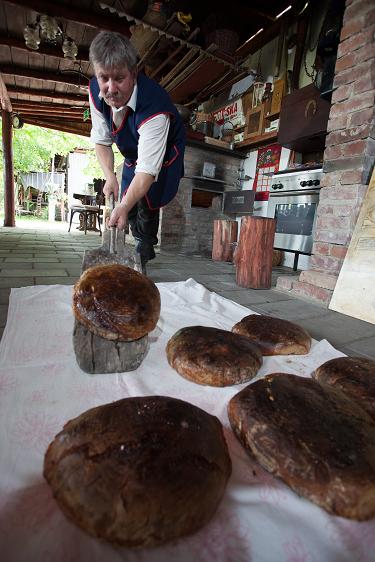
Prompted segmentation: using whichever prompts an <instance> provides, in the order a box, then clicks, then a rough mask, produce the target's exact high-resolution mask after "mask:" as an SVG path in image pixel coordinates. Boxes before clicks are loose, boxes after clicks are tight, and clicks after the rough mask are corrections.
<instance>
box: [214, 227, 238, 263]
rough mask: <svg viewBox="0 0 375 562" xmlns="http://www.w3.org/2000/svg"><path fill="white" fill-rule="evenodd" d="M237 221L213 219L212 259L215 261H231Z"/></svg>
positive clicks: (235, 240)
mask: <svg viewBox="0 0 375 562" xmlns="http://www.w3.org/2000/svg"><path fill="white" fill-rule="evenodd" d="M237 232H238V224H237V221H233V220H226V219H217V220H214V235H213V244H212V259H213V260H215V261H232V260H233V253H234V246H235V244H236V242H237Z"/></svg>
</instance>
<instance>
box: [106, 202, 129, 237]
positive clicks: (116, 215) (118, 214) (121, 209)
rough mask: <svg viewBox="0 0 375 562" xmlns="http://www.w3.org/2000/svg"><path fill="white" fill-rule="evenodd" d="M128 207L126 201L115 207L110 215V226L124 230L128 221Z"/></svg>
mask: <svg viewBox="0 0 375 562" xmlns="http://www.w3.org/2000/svg"><path fill="white" fill-rule="evenodd" d="M128 211H129V209H128V207H127V206H126V205H125V203H121V204H120V205H118V206H117V207H115V208H114V209H113V211H112V213H111V216H110V217H109V221H108V226H109V227H111V226H117V228H118V229H119V230H124V229H125V226H126V224H127V222H128Z"/></svg>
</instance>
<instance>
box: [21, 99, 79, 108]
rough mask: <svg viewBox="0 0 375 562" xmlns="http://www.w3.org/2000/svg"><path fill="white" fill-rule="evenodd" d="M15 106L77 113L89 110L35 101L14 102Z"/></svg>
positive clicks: (66, 104)
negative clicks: (65, 110)
mask: <svg viewBox="0 0 375 562" xmlns="http://www.w3.org/2000/svg"><path fill="white" fill-rule="evenodd" d="M12 104H13V105H23V106H25V107H39V108H41V109H46V110H49V109H74V110H77V111H84V110H85V109H87V108H86V107H83V106H80V107H77V106H76V107H74V108H72V107H71V105H74V104H69V103H45V102H38V101H35V100H13V102H12Z"/></svg>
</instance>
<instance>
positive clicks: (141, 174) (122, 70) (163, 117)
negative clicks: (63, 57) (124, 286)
mask: <svg viewBox="0 0 375 562" xmlns="http://www.w3.org/2000/svg"><path fill="white" fill-rule="evenodd" d="M137 60H138V55H137V52H136V50H135V49H134V47H133V46H132V44H131V43H130V41H129V40H128V39H127V38H126V37H123V36H122V35H120V34H119V33H112V32H101V33H99V34H98V35H97V36H96V37H95V39H94V40H93V42H92V43H91V46H90V61H91V63H92V64H93V67H94V72H95V77H94V78H92V79H91V80H90V109H91V120H92V132H91V139H92V140H93V141H94V142H95V151H96V155H97V158H98V160H99V163H100V166H101V168H102V170H103V172H104V176H105V178H106V182H105V185H104V189H103V192H104V194H105V195H107V196H108V195H110V194H111V193H113V194H114V197H115V200H117V198H118V193H119V185H118V182H117V179H116V176H115V172H114V155H113V151H112V144H113V143H116V145H117V146H118V148H119V150H120V152H121V154H122V155H123V156H124V157H125V161H124V167H123V173H122V180H121V203H120V205H118V206H117V207H116V208H115V209H114V210H113V212H112V214H111V216H110V219H109V223H108V225H109V226H117V227H118V228H119V229H124V228H125V226H126V224H127V223H128V222H129V224H130V227H131V230H132V233H133V236H134V238H135V239H136V240H137V241H138V244H137V251H138V252H139V253H140V256H141V262H142V267H143V268H145V264H146V262H147V261H148V260H150V259H153V258H154V257H155V251H154V246H155V245H156V244H157V242H158V238H157V232H158V227H159V209H160V207H163V206H164V205H166V204H167V203H169V201H171V200H172V199H173V197H174V196H175V195H176V193H177V190H178V185H179V181H180V179H181V177H182V176H183V159H184V150H185V129H184V125H183V122H182V119H181V117H180V115H179V113H178V112H177V110H176V108H175V106H174V104H173V103H172V101H171V99H170V97H169V95H168V94H167V92H166V91H165V90H164V89H163V88H162V87H161V86H159V84H157V83H156V82H154V81H153V80H151V79H149V78H147V77H146V76H145V75H144V74H141V73H140V74H138V72H137Z"/></svg>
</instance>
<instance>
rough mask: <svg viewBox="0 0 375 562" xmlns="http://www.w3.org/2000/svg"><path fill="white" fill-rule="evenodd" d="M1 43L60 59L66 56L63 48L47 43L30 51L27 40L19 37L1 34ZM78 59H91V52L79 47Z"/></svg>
mask: <svg viewBox="0 0 375 562" xmlns="http://www.w3.org/2000/svg"><path fill="white" fill-rule="evenodd" d="M0 45H8V47H16V48H17V49H21V50H22V51H28V52H29V53H30V52H32V53H33V54H34V55H47V56H50V57H57V58H59V59H63V58H64V53H63V51H62V49H61V48H58V47H50V46H48V45H46V44H45V43H43V44H40V45H39V49H38V50H37V51H30V49H28V48H27V47H26V43H25V40H24V39H23V38H22V39H20V38H19V37H6V36H5V35H0ZM77 59H78V60H81V61H85V62H88V61H89V52H88V50H87V49H86V50H85V49H79V50H78V55H77Z"/></svg>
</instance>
